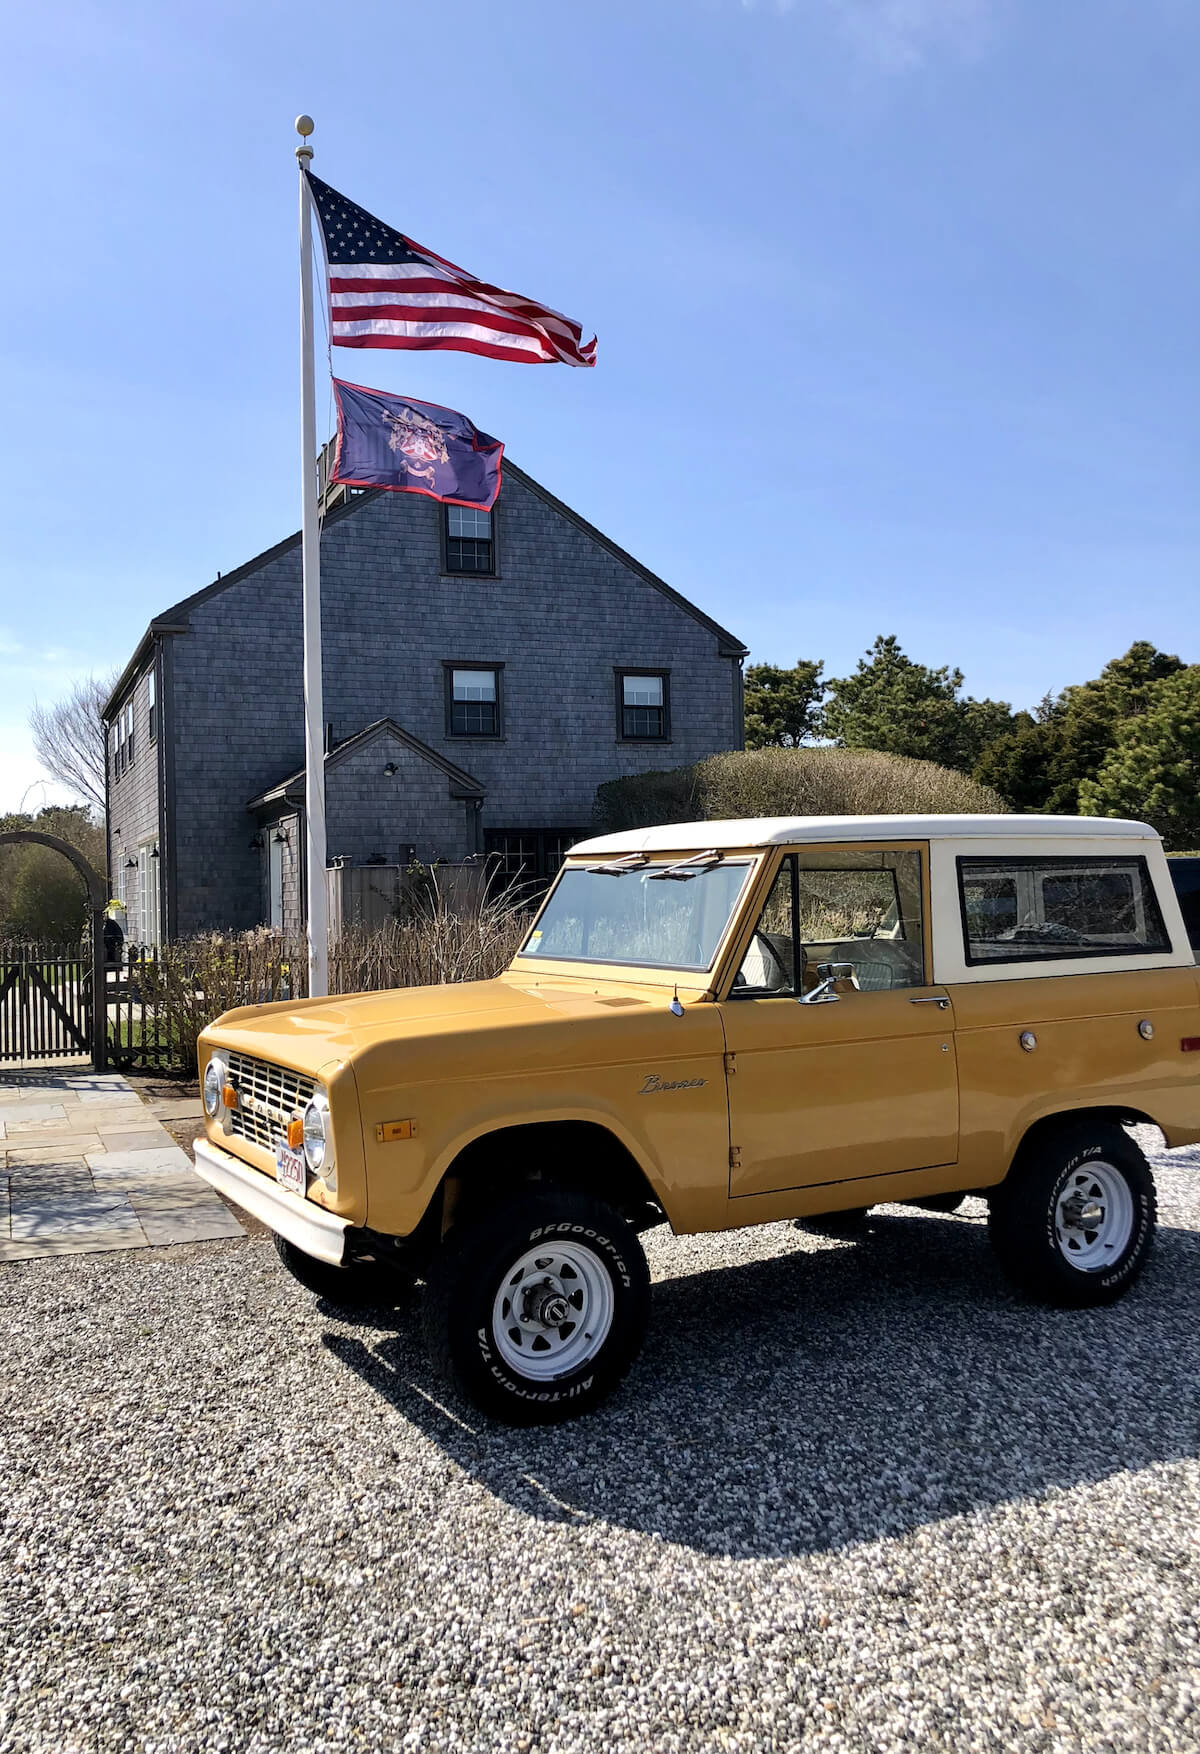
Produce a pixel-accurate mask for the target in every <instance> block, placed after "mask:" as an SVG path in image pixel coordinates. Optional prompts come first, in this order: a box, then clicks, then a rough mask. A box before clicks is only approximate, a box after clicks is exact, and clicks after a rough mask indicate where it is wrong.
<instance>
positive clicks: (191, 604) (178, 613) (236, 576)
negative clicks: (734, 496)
mask: <svg viewBox="0 0 1200 1754" xmlns="http://www.w3.org/2000/svg"><path fill="white" fill-rule="evenodd" d="M504 473H505V474H506V475H510V476H511V477H512V478H513V479H514V480H516V481H519V482H520V484H521V486H522V487H525V488H527V489H528V490H529V492H530V493H532V494H534V495H535V496H536V497H537V498H538V499H540V500H542V501H543V502H544V504H546V505H548V506H551V507H552V508H553V509H554V510H555V511H556V512H558V513H559V515H560V516H561V517H564V518H566V520H567V522H568V523H571V524H574V525H575V527H576V529H578V530H582V531H583V533H584V535H585V536H588V537H590V538H591V540H592V541H593V542H596V543H598V545H599V546H600V547H601V548H603V549H605V550H606V551H607V552H608V553H609V554H611V555H612V557H613V559H614V560H618V561H620V563H621V565H622V566H627V567H628V568H629V570H630V571H631V572H634V573H636V574H637V576H638V577H639V578H640V579H643V580H644V581H645V583H646V584H648V585H650V586H652V588H653V589H654V590H656V591H658V592H659V593H660V594H661V595H662V596H664V597H666V599H667V601H668V602H670V603H674V605H675V607H676V608H677V609H682V610H683V612H684V614H685V615H690V616H691V617H692V619H693V621H698V622H699V623H700V625H701V627H705V628H707V629H708V631H709V633H711V634H712V635H713V636H714V638H715V639H716V641H717V648H718V651H719V653H720V656H721V657H723V658H744V657H746V656H747V654H748V653H749V650H750V648H749V646H745V645H743V644H742V642H741V640H740V639H738V638H737V636H736V634H732V633H730V632H729V630H728V628H725V627H722V626H721V624H720V622H719V621H714V620H713V618H712V616H711V615H706V614H705V613H704V611H703V609H701V608H699V607H698V606H697V605H696V604H695V603H693V602H691V601H690V599H689V598H687V597H685V596H683V594H682V593H681V592H679V591H677V590H675V588H674V587H673V586H672V585H669V584H668V583H667V581H666V580H665V579H660V578H659V576H658V574H657V573H654V572H651V570H650V568H649V567H648V566H643V565H642V563H641V561H640V560H638V559H636V558H635V556H634V555H632V554H629V553H627V552H626V550H625V549H624V548H622V547H620V545H619V544H618V543H616V542H614V541H613V540H612V539H611V538H610V537H608V536H606V535H605V534H604V532H603V530H598V529H597V528H596V526H595V524H589V523H588V521H587V519H586V518H583V517H581V516H580V515H579V513H578V512H577V511H574V510H572V508H571V507H570V506H569V505H567V504H566V502H565V501H564V500H561V499H559V498H558V496H557V495H556V494H553V493H551V492H550V489H549V488H548V487H543V486H542V484H541V482H540V481H535V480H534V479H533V476H532V475H527V474H526V473H525V471H524V469H519V468H518V467H517V465H516V464H515V463H513V462H511V461H510V460H509V458H508V457H505V459H504ZM382 492H383V489H381V488H372V489H368V490H367V491H366V492H365V493H360V494H357V495H356V496H355V498H353V499H348V500H345V501H343V503H342V504H341V505H338V506H334V507H333V509H332V510H331V511H329V512H327V513H326V514H325V518H324V520H323V522H324V523H325V524H326V525H332V524H336V523H340V521H341V520H342V519H343V518H349V517H353V516H354V514H355V513H356V512H358V511H360V510H361V509H362V508H363V506H365V505H366V504H368V502H369V501H371V500H375V499H378V498H379V496H380V494H381V493H382ZM299 546H300V532H299V530H296V531H294V532H293V534H292V535H290V536H286V537H285V538H284V539H283V541H282V542H276V543H275V545H274V547H272V548H265V549H264V550H263V552H262V553H261V554H256V555H255V556H254V558H253V560H247V561H244V562H243V563H242V565H241V566H238V567H235V568H234V570H233V571H232V572H227V573H223V574H220V573H219V574H218V575H217V577H216V578H215V579H214V580H213V581H212V583H211V584H210V585H204V586H203V587H202V588H201V589H200V590H198V591H193V592H192V594H191V596H190V597H183V598H181V600H180V601H179V602H178V603H173V604H172V605H171V607H170V608H169V609H164V610H163V611H162V613H161V614H160V615H156V616H154V618H153V619H152V621H151V622H150V625H149V627H148V628H147V629H146V632H145V633H144V634H143V636H142V638H141V640H140V641H139V642H138V646H137V649H136V651H135V652H134V654H133V656H132V658H131V659H130V660H129V662H128V664H126V666H125V668H124V670H123V671H122V672H121V674H120V676H119V677H118V679H117V681H116V683H115V685H114V687H113V690H112V693H111V694H110V695H109V697H108V699H107V700H106V701H105V703H104V706H103V708H102V709H101V714H100V716H101V718H103V719H106V720H107V719H108V718H110V717H111V715H112V713H113V712H114V711H115V710H116V704H117V702H118V700H119V699H120V697H121V696H122V695H123V694H124V692H125V690H126V688H128V686H129V684H130V682H131V681H132V680H133V679H134V678H135V677H136V676H137V675H138V674H139V672H140V670H141V668H142V665H143V663H144V661H145V658H146V656H147V655H148V653H149V649H150V645H151V644H152V642H153V640H154V639H155V638H156V637H157V636H158V635H160V634H170V633H186V632H187V617H188V613H189V611H191V610H192V609H196V608H198V607H199V605H200V604H201V603H207V602H208V601H209V599H210V598H212V597H216V596H219V595H220V593H221V592H222V591H226V590H228V589H229V588H230V586H231V585H237V584H240V583H241V581H242V580H243V579H246V578H249V577H250V575H251V574H252V573H256V572H258V570H259V569H260V568H261V567H264V566H269V565H270V563H271V562H272V561H273V560H278V559H279V558H280V557H281V556H282V555H284V554H287V553H288V552H289V551H290V550H291V549H293V548H299Z"/></svg>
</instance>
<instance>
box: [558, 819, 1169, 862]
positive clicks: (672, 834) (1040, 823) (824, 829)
mask: <svg viewBox="0 0 1200 1754" xmlns="http://www.w3.org/2000/svg"><path fill="white" fill-rule="evenodd" d="M1157 838H1158V837H1157V835H1156V833H1155V831H1154V829H1152V828H1150V827H1148V826H1147V824H1146V823H1144V822H1122V821H1118V820H1116V819H1114V818H1112V817H1108V816H1015V815H1014V816H751V817H746V818H742V819H740V820H735V821H727V822H664V823H661V824H660V825H659V826H658V827H657V828H627V829H623V830H621V831H620V832H619V833H616V834H599V835H596V836H595V837H594V838H593V839H592V840H581V841H580V842H579V843H578V844H577V845H576V846H573V847H572V848H571V852H572V854H576V853H583V854H594V853H611V854H614V855H615V854H618V853H699V852H704V851H706V850H707V848H709V847H716V848H721V847H778V846H794V845H796V844H798V843H799V842H802V841H855V840H1010V841H1011V840H1066V839H1069V840H1156V839H1157Z"/></svg>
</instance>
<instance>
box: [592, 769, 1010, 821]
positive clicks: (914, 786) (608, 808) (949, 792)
mask: <svg viewBox="0 0 1200 1754" xmlns="http://www.w3.org/2000/svg"><path fill="white" fill-rule="evenodd" d="M1006 809H1007V806H1006V805H1005V803H1004V801H1003V800H1002V798H1001V797H1000V795H999V793H998V792H993V791H992V790H991V789H990V788H989V787H987V786H983V785H980V784H979V782H978V781H976V780H973V779H971V778H970V777H969V776H968V775H967V774H964V773H959V772H957V771H956V770H955V769H954V768H949V767H939V766H938V765H937V763H936V762H932V761H914V760H912V759H910V758H909V757H907V756H903V755H885V754H883V753H882V752H880V751H879V750H873V749H834V748H811V749H810V748H803V749H777V748H768V749H737V750H730V752H729V753H728V754H726V755H710V756H709V757H708V758H707V759H706V760H704V761H698V762H696V764H695V765H694V766H692V767H680V768H675V769H673V770H671V771H669V772H666V773H647V774H631V775H629V776H628V777H627V778H625V779H620V780H610V781H608V783H607V784H606V785H603V786H601V787H600V788H599V790H598V791H597V793H596V808H595V816H596V823H597V827H598V828H599V829H600V831H601V832H612V831H614V830H617V829H622V828H649V827H652V826H653V825H655V824H657V823H664V822H689V821H711V820H727V819H730V818H736V817H742V816H891V815H954V816H978V815H981V814H985V813H989V812H991V811H997V812H1000V811H1004V810H1006Z"/></svg>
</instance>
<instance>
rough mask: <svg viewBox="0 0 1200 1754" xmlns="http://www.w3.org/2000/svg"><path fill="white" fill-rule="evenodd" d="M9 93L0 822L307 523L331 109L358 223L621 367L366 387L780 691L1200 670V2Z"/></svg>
mask: <svg viewBox="0 0 1200 1754" xmlns="http://www.w3.org/2000/svg"><path fill="white" fill-rule="evenodd" d="M6 51H7V53H6V66H5V69H4V71H3V74H2V75H0V77H2V78H3V81H4V85H5V87H6V90H5V113H6V116H7V127H6V129H5V153H6V157H7V161H8V163H7V176H6V178H5V183H6V202H5V205H6V233H7V237H8V241H9V245H10V252H11V253H10V267H9V272H8V273H7V274H6V275H5V276H4V277H3V282H2V285H0V300H2V301H3V309H2V311H0V338H2V339H0V358H2V362H3V363H2V368H0V369H2V374H3V384H4V391H5V401H6V418H5V420H4V422H3V431H2V434H0V443H2V444H3V446H4V450H5V453H6V454H5V456H4V458H3V469H2V471H0V479H2V480H3V483H4V487H3V493H4V500H5V506H4V517H3V532H4V535H3V552H2V571H0V809H4V808H13V807H14V806H15V805H16V804H17V803H18V801H19V799H20V798H21V796H22V795H23V794H24V793H25V792H26V790H27V788H29V787H30V785H31V782H33V781H35V780H36V779H37V777H38V771H39V770H38V769H37V767H36V764H35V762H34V759H33V755H32V749H31V746H30V744H29V739H28V735H27V732H26V730H25V720H26V715H27V712H28V708H29V705H30V703H31V701H32V700H33V698H34V696H35V695H36V696H37V697H38V698H40V699H42V700H52V699H53V698H55V697H56V695H57V694H59V693H60V692H62V690H63V689H64V688H65V687H66V686H67V685H68V684H69V682H70V680H71V679H72V678H73V677H74V676H76V675H78V674H81V673H84V672H86V671H88V670H89V669H96V670H101V669H105V668H108V667H110V666H112V665H115V664H118V663H123V662H124V660H125V659H126V658H127V657H128V656H129V654H130V652H131V651H132V649H133V646H134V645H135V643H136V641H137V640H138V638H139V637H140V635H141V633H142V632H143V630H144V628H145V625H146V623H147V621H148V620H149V618H150V616H151V615H152V614H154V613H155V612H156V611H158V610H160V609H162V608H165V607H166V606H167V605H169V604H170V603H171V602H173V601H175V600H176V599H177V598H179V597H181V596H183V595H185V594H186V593H188V592H190V591H192V590H195V589H197V588H198V587H199V586H201V585H203V584H206V583H207V582H208V581H209V580H210V579H211V578H212V577H213V576H214V575H215V573H216V572H217V570H218V569H220V570H222V571H225V570H228V569H230V568H232V567H234V566H236V565H238V564H239V563H240V562H241V561H243V560H245V559H247V558H249V557H250V556H251V555H253V554H255V553H257V552H258V551H259V550H261V549H263V548H265V547H267V546H269V545H270V544H271V543H273V542H275V541H277V540H278V539H279V538H280V537H282V536H284V535H286V534H287V533H288V532H289V531H291V530H292V529H294V528H295V527H296V525H297V522H298V505H299V485H298V458H297V453H298V436H297V393H298V392H297V382H296V373H297V352H298V343H297V329H296V323H297V319H296V259H295V258H296V241H295V240H296V191H295V161H294V159H293V156H292V152H293V147H294V145H295V143H296V141H295V135H294V134H293V132H292V119H293V117H294V116H295V114H296V113H297V112H298V111H300V110H308V111H309V112H310V113H311V114H312V115H313V116H314V117H315V118H316V121H317V131H316V134H315V136H314V139H313V144H314V146H315V148H316V153H317V156H316V160H315V165H314V168H315V169H316V170H317V171H318V172H319V173H320V175H321V176H323V177H324V178H325V179H326V180H327V181H329V182H331V183H332V184H334V186H335V187H337V188H339V189H341V190H343V191H344V192H345V193H346V194H348V195H349V196H350V197H351V198H352V199H354V200H356V201H358V202H360V203H361V204H362V205H363V206H365V207H367V208H369V209H371V210H372V211H374V212H376V213H377V214H379V215H380V216H381V217H382V218H384V219H386V220H388V221H389V222H391V223H393V224H395V225H396V226H398V227H399V228H400V229H402V230H404V231H406V232H408V233H409V234H410V235H411V236H413V237H415V238H417V239H419V240H420V241H421V242H422V243H425V244H427V245H429V246H430V247H431V248H433V249H435V250H437V251H439V252H440V253H441V254H443V255H446V256H449V257H450V258H451V259H452V260H454V261H457V262H460V263H462V264H463V265H465V266H466V267H468V268H470V269H471V270H473V271H474V272H477V273H479V274H480V275H481V276H483V277H484V278H487V279H490V280H493V281H495V282H497V283H499V284H500V285H504V286H509V287H512V288H514V289H516V290H518V291H521V292H525V293H528V294H530V295H531V296H533V297H536V298H540V299H543V300H544V301H546V302H547V303H550V304H552V305H555V306H557V307H558V308H559V309H561V310H565V311H568V312H570V313H571V314H572V315H573V316H576V317H578V318H579V319H580V320H581V321H582V322H584V323H585V324H586V325H588V330H589V332H590V331H591V330H592V329H593V328H594V329H595V330H596V331H597V332H598V334H599V342H600V348H599V364H598V366H597V368H596V370H595V371H590V372H589V371H579V370H574V371H572V370H568V369H566V368H562V367H526V366H509V365H501V364H498V363H495V362H491V361H487V360H480V359H475V358H471V357H469V356H466V355H456V354H451V353H437V354H434V353H428V354H411V355H406V354H401V353H384V352H358V353H346V352H341V353H335V356H334V357H335V365H336V366H337V368H338V369H340V370H341V372H342V375H343V376H346V377H348V378H350V379H352V380H353V381H356V382H365V383H372V384H376V385H378V386H379V387H381V388H385V389H395V390H405V391H407V392H409V393H410V394H412V395H414V396H417V397H421V398H424V399H426V400H429V401H437V402H444V403H447V404H449V405H451V406H453V407H456V408H459V409H461V410H463V411H464V412H465V413H467V414H469V415H470V416H471V417H472V418H473V419H474V420H475V421H476V423H477V424H478V425H479V426H481V427H483V428H484V429H485V430H487V431H489V432H492V433H495V434H496V435H497V436H498V437H501V438H503V439H504V440H505V441H506V443H507V445H508V448H509V452H510V454H511V456H512V457H513V459H514V460H515V461H517V462H519V463H521V464H522V465H523V467H525V468H526V469H527V470H529V471H530V472H531V473H532V474H533V475H535V476H537V477H538V478H539V479H541V480H542V481H544V482H545V484H546V485H547V486H548V487H550V488H551V489H553V490H554V491H555V492H556V493H558V494H560V495H561V496H562V497H563V498H564V499H566V500H568V501H569V502H570V503H571V504H572V505H574V506H576V507H577V508H578V509H579V510H580V511H581V512H582V513H583V514H584V515H585V516H587V517H589V518H591V519H592V520H593V521H594V522H596V523H598V524H599V525H600V526H601V527H602V528H603V529H605V530H606V531H608V532H609V533H610V534H611V535H612V536H613V537H614V538H615V539H616V540H617V541H619V542H620V543H622V544H623V545H624V546H625V547H627V548H629V549H631V550H632V551H633V552H634V553H636V554H637V555H639V556H640V557H641V558H642V559H643V560H644V561H646V562H647V563H648V564H649V565H650V566H652V567H654V568H655V569H656V570H657V571H659V572H660V573H662V574H663V575H664V576H665V577H666V578H667V579H669V580H670V581H671V583H672V584H674V585H675V586H676V587H677V588H678V589H680V590H682V591H684V592H686V593H687V594H688V595H689V596H691V597H693V598H694V599H695V600H696V601H697V602H699V603H700V604H701V605H702V606H703V607H704V608H705V609H707V610H708V611H709V612H710V613H711V614H712V615H714V616H716V617H717V619H718V620H720V621H722V622H724V623H725V624H726V625H727V626H729V627H731V628H733V629H734V630H735V631H736V632H738V633H739V634H740V635H741V636H742V638H743V639H745V641H746V642H747V644H749V645H750V647H751V649H752V653H753V656H754V657H755V658H758V659H763V658H770V659H773V660H777V661H780V662H792V661H794V660H795V659H796V658H797V657H800V656H804V657H821V658H824V659H825V660H826V663H827V666H828V669H829V671H830V673H831V674H835V675H836V674H844V673H845V672H846V670H848V669H850V668H852V667H853V664H854V661H855V659H856V657H857V655H858V654H859V652H860V651H861V650H862V649H863V648H864V647H865V646H867V645H868V644H869V643H870V641H871V640H872V639H873V637H874V636H875V635H876V634H877V633H880V632H894V633H896V634H898V635H899V637H900V639H901V642H902V644H903V645H904V646H905V648H906V649H907V650H908V651H909V652H910V654H911V655H913V656H914V657H918V658H920V659H922V660H924V661H925V662H928V663H932V664H938V663H956V664H958V665H959V666H960V667H961V668H962V669H963V670H964V671H965V673H966V685H967V687H968V689H969V690H970V691H971V692H972V693H974V694H978V695H982V694H991V695H998V696H1000V697H1002V698H1005V699H1008V700H1011V701H1013V702H1014V703H1016V704H1020V705H1028V704H1032V703H1033V702H1035V701H1036V700H1038V699H1039V698H1040V697H1041V695H1043V694H1044V693H1045V692H1046V691H1047V690H1048V689H1058V688H1060V687H1062V686H1063V685H1064V684H1066V683H1069V682H1072V681H1077V680H1082V679H1083V678H1085V677H1087V676H1089V675H1092V674H1094V673H1095V671H1096V670H1097V669H1098V667H1099V666H1100V665H1101V664H1102V663H1103V662H1104V661H1106V660H1107V659H1108V658H1109V657H1111V656H1113V655H1115V654H1116V653H1118V652H1120V651H1123V650H1124V649H1125V648H1126V647H1127V646H1128V645H1129V644H1130V642H1131V641H1132V640H1134V639H1136V638H1148V639H1152V640H1154V641H1156V642H1157V643H1158V644H1159V645H1162V646H1165V647H1167V648H1168V649H1170V650H1173V651H1178V652H1180V653H1181V654H1182V655H1183V656H1184V657H1185V658H1187V659H1189V660H1191V661H1198V660H1200V591H1198V589H1197V579H1198V571H1200V567H1198V562H1200V498H1198V495H1197V487H1196V483H1197V478H1198V467H1200V455H1198V452H1200V412H1198V410H1200V399H1198V396H1197V363H1198V360H1197V353H1198V349H1197V343H1196V338H1195V337H1196V285H1197V279H1198V272H1197V271H1198V267H1200V264H1198V261H1197V256H1198V253H1200V252H1198V247H1197V241H1196V240H1197V221H1198V220H1200V155H1198V154H1197V150H1196V138H1197V136H1196V115H1197V113H1198V112H1200V89H1198V87H1200V76H1198V74H1197V68H1200V8H1198V7H1196V6H1195V5H1194V3H1193V0H1053V3H1051V4H1046V0H1040V3H1039V0H790V3H789V0H754V3H750V0H618V3H612V0H609V3H607V4H600V5H598V6H596V7H594V8H587V9H583V8H580V9H576V8H573V7H564V6H563V5H562V4H561V0H560V3H558V4H553V3H550V0H545V3H543V0H511V3H510V4H509V5H508V6H505V7H497V6H496V5H494V4H490V5H485V4H483V3H482V0H458V4H456V5H455V6H454V7H453V8H451V7H448V6H445V5H441V6H436V7H418V6H415V5H405V6H397V5H394V4H388V5H380V4H372V0H364V3H363V4H362V5H360V6H359V7H357V8H355V9H353V10H352V11H349V12H345V11H343V12H339V11H338V10H337V9H330V8H329V7H326V6H322V7H317V6H313V5H310V4H307V0H296V3H295V4H290V5H288V6H284V5H282V4H274V3H269V0H243V4H240V5H233V4H229V3H227V0H205V4H203V5H198V4H193V3H191V0H174V3H173V4H172V5H171V6H169V7H168V6H164V5H162V4H161V0H158V3H155V4H149V5H147V4H144V3H141V4H139V3H138V0H131V3H128V4H125V5H123V6H122V7H120V8H116V7H114V6H112V5H111V3H110V4H107V5H100V4H87V5H82V4H64V3H62V0H47V3H44V4H41V5H39V6H38V7H36V8H25V9H22V10H21V11H20V12H19V13H17V14H15V15H14V16H13V18H12V19H11V20H10V23H9V26H8V27H7V33H6ZM324 406H325V399H324V397H322V407H323V409H324ZM47 795H51V796H52V795H53V793H50V794H47V793H46V792H44V791H43V790H42V789H40V788H34V789H33V790H32V791H30V792H29V802H30V804H36V803H38V802H40V801H41V800H42V798H43V797H44V796H47Z"/></svg>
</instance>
